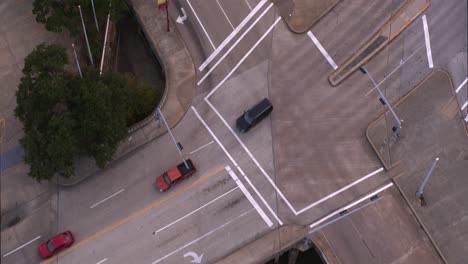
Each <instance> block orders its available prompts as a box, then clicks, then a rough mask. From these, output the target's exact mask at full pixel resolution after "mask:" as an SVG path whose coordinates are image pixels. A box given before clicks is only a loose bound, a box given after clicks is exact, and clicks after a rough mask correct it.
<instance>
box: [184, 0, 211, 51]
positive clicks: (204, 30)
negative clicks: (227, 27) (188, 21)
mask: <svg viewBox="0 0 468 264" xmlns="http://www.w3.org/2000/svg"><path fill="white" fill-rule="evenodd" d="M187 3H188V5H189V7H190V9H192V12H193V14H194V15H195V18H196V19H197V21H198V23H199V24H200V26H201V28H202V30H203V32H205V35H206V37H207V38H208V40H209V41H210V44H211V46H212V47H213V49H214V50H216V47H215V45H214V44H213V41H211V38H210V36H209V35H208V32H206V29H205V27H204V26H203V24H202V22H201V21H200V18H198V15H197V13H196V12H195V10H194V9H193V7H192V4H190V1H189V0H187Z"/></svg>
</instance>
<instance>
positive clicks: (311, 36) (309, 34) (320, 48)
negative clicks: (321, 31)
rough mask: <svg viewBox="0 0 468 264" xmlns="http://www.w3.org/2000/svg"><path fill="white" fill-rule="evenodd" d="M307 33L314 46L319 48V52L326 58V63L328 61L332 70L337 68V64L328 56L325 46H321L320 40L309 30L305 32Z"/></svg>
mask: <svg viewBox="0 0 468 264" xmlns="http://www.w3.org/2000/svg"><path fill="white" fill-rule="evenodd" d="M307 35H308V36H309V38H310V39H311V40H312V42H314V44H315V46H316V47H317V48H318V49H319V50H320V52H321V53H322V55H323V56H324V57H325V59H327V61H328V63H330V65H331V66H332V67H333V69H334V70H336V69H338V65H336V63H335V61H333V59H332V58H331V57H330V55H329V54H328V52H327V51H326V50H325V48H324V47H323V46H322V44H320V42H319V41H318V39H317V38H316V37H315V36H314V34H313V33H312V32H311V31H309V32H307Z"/></svg>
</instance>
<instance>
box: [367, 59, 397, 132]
mask: <svg viewBox="0 0 468 264" xmlns="http://www.w3.org/2000/svg"><path fill="white" fill-rule="evenodd" d="M360 69H361V72H362V73H364V74H367V75H368V76H369V79H370V80H371V82H372V84H373V85H374V88H375V89H376V90H377V91H378V92H379V95H380V98H381V99H382V100H383V102H384V104H385V105H386V106H387V107H388V109H389V110H390V113H391V114H392V116H393V119H395V126H394V127H393V129H392V131H393V135H394V136H395V140H396V139H398V138H399V137H400V130H401V121H400V119H399V118H398V116H397V114H396V113H395V111H394V110H393V108H392V106H391V105H390V104H389V103H388V101H387V98H385V95H384V94H383V93H382V91H381V90H380V88H379V86H378V85H377V83H376V82H375V80H374V78H372V75H371V74H370V72H369V71H367V69H366V68H364V66H362V67H361V68H360Z"/></svg>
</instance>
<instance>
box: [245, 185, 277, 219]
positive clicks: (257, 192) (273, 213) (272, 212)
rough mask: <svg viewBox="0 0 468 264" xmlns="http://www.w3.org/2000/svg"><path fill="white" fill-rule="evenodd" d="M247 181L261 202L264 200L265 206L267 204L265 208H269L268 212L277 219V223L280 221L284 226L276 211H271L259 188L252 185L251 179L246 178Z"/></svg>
mask: <svg viewBox="0 0 468 264" xmlns="http://www.w3.org/2000/svg"><path fill="white" fill-rule="evenodd" d="M244 178H245V180H246V181H247V183H248V184H249V185H250V187H252V189H253V190H254V191H255V193H256V194H257V195H258V197H260V200H262V202H263V204H265V206H266V207H267V208H268V211H270V213H271V214H272V215H273V216H274V217H275V219H276V221H278V223H279V224H280V225H283V222H282V221H281V219H279V217H278V215H276V213H275V211H273V209H271V207H270V205H269V204H268V203H267V202H266V200H265V198H263V196H262V195H261V194H260V192H259V191H258V190H257V188H256V187H255V185H253V184H252V182H251V181H250V179H249V177H247V176H245V177H244Z"/></svg>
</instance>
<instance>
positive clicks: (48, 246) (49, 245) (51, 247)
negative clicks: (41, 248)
mask: <svg viewBox="0 0 468 264" xmlns="http://www.w3.org/2000/svg"><path fill="white" fill-rule="evenodd" d="M47 249H48V250H49V252H54V250H55V248H54V245H52V241H49V242H47Z"/></svg>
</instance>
